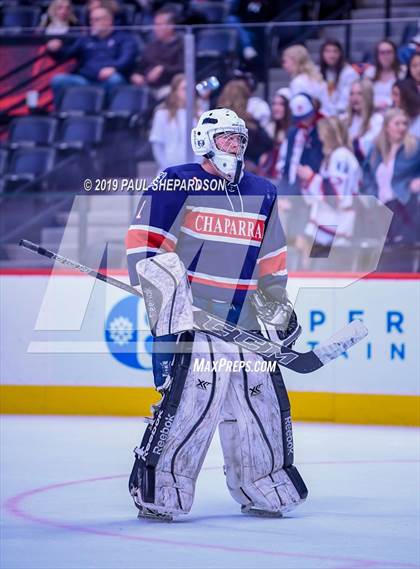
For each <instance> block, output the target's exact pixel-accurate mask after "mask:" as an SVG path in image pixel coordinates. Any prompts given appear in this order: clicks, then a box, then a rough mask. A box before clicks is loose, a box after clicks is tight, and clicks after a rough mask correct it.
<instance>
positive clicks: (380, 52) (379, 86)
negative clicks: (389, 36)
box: [364, 40, 405, 111]
mask: <svg viewBox="0 0 420 569" xmlns="http://www.w3.org/2000/svg"><path fill="white" fill-rule="evenodd" d="M404 75H405V69H404V68H403V67H402V66H401V64H400V62H399V60H398V55H397V48H396V46H395V44H394V42H392V41H390V40H382V41H380V42H379V43H378V44H377V45H376V47H375V64H374V65H373V66H370V67H368V68H367V69H366V71H365V72H364V77H367V78H368V79H370V80H371V81H372V82H373V104H374V105H375V109H376V110H377V111H385V109H387V108H388V107H391V106H392V86H393V84H394V83H395V81H396V80H397V79H402V78H403V77H404Z"/></svg>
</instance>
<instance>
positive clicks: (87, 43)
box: [47, 8, 137, 104]
mask: <svg viewBox="0 0 420 569" xmlns="http://www.w3.org/2000/svg"><path fill="white" fill-rule="evenodd" d="M47 48H48V50H49V51H50V52H51V54H53V55H54V56H55V58H57V59H62V60H65V59H69V58H72V57H75V58H76V59H77V60H78V64H77V68H76V73H60V74H57V75H55V77H53V79H52V81H51V86H52V89H53V92H54V99H55V102H56V104H57V101H58V100H59V97H60V94H61V91H62V89H64V88H66V87H72V86H77V85H100V86H103V87H104V88H106V89H107V90H109V89H111V88H113V87H114V86H116V85H120V84H121V83H125V82H126V79H125V78H126V76H127V75H128V74H129V72H130V70H131V69H132V67H133V65H134V62H135V58H136V54H137V45H136V42H135V41H134V39H133V38H132V36H131V35H130V34H128V33H125V32H116V31H115V30H114V26H113V16H112V12H111V11H110V10H109V9H107V8H96V9H94V10H93V11H92V12H91V13H90V34H89V35H88V36H81V37H79V38H78V39H76V40H75V41H74V42H72V43H71V44H70V45H68V46H64V44H63V42H62V40H59V39H54V40H50V41H49V42H48V44H47Z"/></svg>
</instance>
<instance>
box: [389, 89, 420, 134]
mask: <svg viewBox="0 0 420 569" xmlns="http://www.w3.org/2000/svg"><path fill="white" fill-rule="evenodd" d="M392 100H393V103H394V107H396V108H398V109H402V110H403V111H404V112H405V114H406V115H407V116H408V119H409V121H410V124H409V127H408V132H409V133H410V134H412V135H413V136H415V137H416V138H418V139H419V140H420V93H419V92H418V91H417V86H416V84H415V82H414V81H413V80H412V79H399V80H398V81H395V83H394V85H393V87H392Z"/></svg>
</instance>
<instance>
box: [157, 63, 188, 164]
mask: <svg viewBox="0 0 420 569" xmlns="http://www.w3.org/2000/svg"><path fill="white" fill-rule="evenodd" d="M197 111H198V107H197ZM197 114H198V113H197ZM197 118H198V117H197ZM186 129H187V116H186V80H185V75H184V74H183V73H178V74H177V75H175V77H174V78H173V79H172V82H171V91H170V93H169V95H168V96H167V97H166V99H165V101H164V102H163V103H162V104H161V105H159V106H158V107H157V108H156V110H155V114H154V116H153V123H152V130H151V133H150V137H149V141H150V143H151V145H152V151H153V156H154V158H155V160H156V162H157V164H158V166H159V169H160V170H164V169H165V168H168V167H169V166H175V165H176V164H183V163H185V162H186V161H187V138H186ZM188 144H189V142H188Z"/></svg>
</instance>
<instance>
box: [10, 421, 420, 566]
mask: <svg viewBox="0 0 420 569" xmlns="http://www.w3.org/2000/svg"><path fill="white" fill-rule="evenodd" d="M143 429H144V424H143V423H142V422H141V420H140V419H139V420H136V419H116V418H115V419H113V418H80V417H77V418H76V417H18V416H10V417H7V416H3V417H2V418H1V500H2V511H1V553H0V555H1V557H0V567H1V569H35V568H36V569H62V568H67V569H85V568H98V569H114V568H115V569H117V568H121V569H124V568H143V567H144V568H152V569H154V568H167V567H168V568H169V567H170V568H171V569H176V568H180V569H181V568H194V569H195V568H215V569H216V568H217V569H222V568H225V567H226V568H227V567H229V568H232V569H237V568H253V569H254V568H257V567H258V568H264V569H265V568H276V569H280V568H281V569H282V568H287V569H289V568H290V569H297V568H299V569H306V568H308V569H312V568H327V569H350V568H355V569H358V568H360V569H362V568H378V569H386V568H394V569H397V568H405V567H417V566H418V564H419V560H420V554H419V541H418V538H419V535H420V528H419V480H420V473H419V458H420V456H419V455H420V439H419V431H418V430H416V429H410V428H398V427H394V428H391V427H359V426H342V425H329V424H310V423H298V424H296V425H295V446H296V454H295V456H296V464H297V466H298V467H299V470H300V472H301V474H302V476H303V478H304V480H305V481H306V483H307V486H308V488H309V497H308V500H307V502H306V503H305V504H304V505H303V506H301V507H300V508H298V509H296V510H295V511H293V512H291V513H290V514H289V515H288V516H287V517H286V518H284V519H263V518H256V517H251V516H245V515H243V514H241V513H240V508H239V505H238V504H236V503H235V502H234V501H233V500H232V499H231V497H230V495H229V494H228V491H227V489H226V487H225V483H224V476H223V472H222V458H221V451H220V446H219V442H218V439H217V437H216V438H215V440H214V442H213V444H212V446H211V448H210V451H209V454H208V457H207V459H206V462H205V464H204V468H203V470H202V472H201V475H200V478H199V481H198V485H197V492H196V500H195V504H194V506H193V509H192V511H191V513H190V514H189V515H188V516H186V517H183V518H182V519H180V520H179V521H177V522H175V523H172V524H165V523H158V522H150V521H148V522H147V521H144V520H141V521H140V520H137V519H136V510H135V508H134V506H133V504H132V502H131V498H130V496H129V494H128V491H127V478H128V474H129V472H130V470H131V466H132V449H133V447H134V446H135V445H136V444H137V443H138V441H139V439H140V433H141V432H142V431H143Z"/></svg>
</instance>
